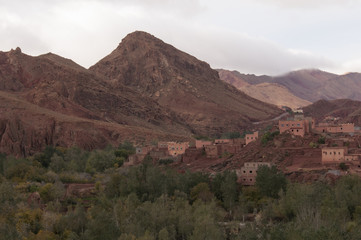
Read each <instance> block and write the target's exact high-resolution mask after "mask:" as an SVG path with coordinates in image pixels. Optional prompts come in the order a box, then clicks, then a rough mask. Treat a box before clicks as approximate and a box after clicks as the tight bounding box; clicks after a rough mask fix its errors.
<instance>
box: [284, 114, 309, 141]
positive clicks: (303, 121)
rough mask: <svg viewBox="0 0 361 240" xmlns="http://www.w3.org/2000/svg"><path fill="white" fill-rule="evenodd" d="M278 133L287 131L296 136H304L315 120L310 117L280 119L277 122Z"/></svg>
mask: <svg viewBox="0 0 361 240" xmlns="http://www.w3.org/2000/svg"><path fill="white" fill-rule="evenodd" d="M278 127H279V130H280V133H284V132H289V133H291V134H293V135H296V136H301V137H303V136H305V134H306V133H309V132H310V131H311V129H313V128H314V127H315V121H314V120H313V119H312V118H302V117H299V118H295V119H291V120H280V121H279V122H278Z"/></svg>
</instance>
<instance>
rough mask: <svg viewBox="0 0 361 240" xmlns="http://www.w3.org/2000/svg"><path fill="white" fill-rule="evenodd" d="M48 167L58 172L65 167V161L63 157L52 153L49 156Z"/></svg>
mask: <svg viewBox="0 0 361 240" xmlns="http://www.w3.org/2000/svg"><path fill="white" fill-rule="evenodd" d="M49 167H50V169H51V170H53V171H54V172H56V173H59V172H61V171H64V170H65V169H66V163H65V161H64V159H63V157H61V156H59V155H58V154H56V153H54V155H53V156H52V157H51V162H50V165H49Z"/></svg>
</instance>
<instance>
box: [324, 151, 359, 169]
mask: <svg viewBox="0 0 361 240" xmlns="http://www.w3.org/2000/svg"><path fill="white" fill-rule="evenodd" d="M360 159H361V154H350V153H349V151H348V148H347V147H324V148H322V164H324V165H327V164H340V163H342V162H344V163H353V164H357V165H359V162H360Z"/></svg>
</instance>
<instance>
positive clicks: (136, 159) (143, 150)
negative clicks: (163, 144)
mask: <svg viewBox="0 0 361 240" xmlns="http://www.w3.org/2000/svg"><path fill="white" fill-rule="evenodd" d="M154 148H155V147H154V146H146V147H136V148H135V154H132V155H130V156H129V157H128V161H127V162H125V163H124V164H125V165H134V164H136V163H140V162H141V161H143V159H144V158H145V156H146V155H147V154H149V153H150V152H151V151H152V150H153V149H154Z"/></svg>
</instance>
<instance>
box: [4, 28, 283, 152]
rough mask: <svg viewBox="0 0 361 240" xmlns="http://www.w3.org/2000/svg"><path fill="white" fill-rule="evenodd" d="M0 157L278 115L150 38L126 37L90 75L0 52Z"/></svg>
mask: <svg viewBox="0 0 361 240" xmlns="http://www.w3.org/2000/svg"><path fill="white" fill-rule="evenodd" d="M0 98H1V106H0V113H1V114H0V152H5V153H8V154H16V155H23V156H25V155H31V154H33V153H34V152H37V151H39V150H41V149H42V148H44V147H45V145H59V146H64V147H69V146H72V145H78V146H81V147H83V148H86V149H89V150H90V149H94V148H99V147H104V146H105V145H106V144H108V143H112V144H119V142H120V141H124V140H125V139H128V140H134V141H138V142H144V141H148V142H149V141H151V140H157V139H158V140H167V139H168V140H181V139H183V140H184V139H189V138H190V137H191V136H192V135H193V134H205V135H211V134H221V133H222V132H225V131H232V130H242V129H243V128H245V127H247V126H248V125H250V124H251V121H257V120H263V119H268V118H272V117H274V116H276V115H279V114H280V113H281V111H280V110H279V109H277V108H276V107H275V106H273V105H269V104H266V103H262V102H260V101H258V100H256V99H253V98H250V97H248V96H247V95H245V94H243V93H241V92H239V91H238V90H237V89H236V88H234V87H233V86H231V85H229V84H226V83H224V82H222V81H221V80H220V79H219V77H218V73H217V72H216V71H215V70H212V69H211V68H210V67H209V65H208V64H207V63H205V62H202V61H199V60H197V59H196V58H194V57H192V56H190V55H188V54H186V53H183V52H181V51H179V50H177V49H175V48H174V47H172V46H170V45H168V44H165V43H164V42H162V41H161V40H159V39H157V38H155V37H153V36H152V35H150V34H147V33H143V32H135V33H133V34H130V35H129V36H127V37H126V38H125V39H124V40H123V41H122V43H121V44H120V45H119V47H118V48H117V49H116V50H114V52H113V53H112V54H110V55H109V56H107V57H105V58H104V59H103V60H101V61H100V62H99V63H98V64H96V65H95V66H94V67H92V68H91V69H90V70H89V69H85V68H83V67H81V66H79V65H78V64H76V63H75V62H73V61H72V60H69V59H65V58H63V57H60V56H57V55H55V54H52V53H48V54H44V55H40V56H37V57H33V56H29V55H26V54H24V53H22V52H21V50H20V48H17V49H16V50H11V51H9V52H0Z"/></svg>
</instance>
